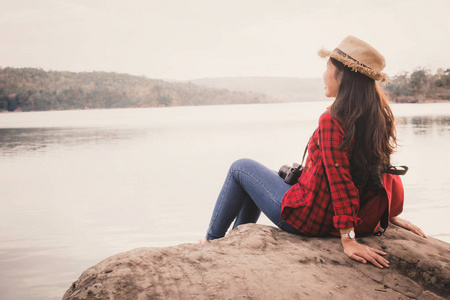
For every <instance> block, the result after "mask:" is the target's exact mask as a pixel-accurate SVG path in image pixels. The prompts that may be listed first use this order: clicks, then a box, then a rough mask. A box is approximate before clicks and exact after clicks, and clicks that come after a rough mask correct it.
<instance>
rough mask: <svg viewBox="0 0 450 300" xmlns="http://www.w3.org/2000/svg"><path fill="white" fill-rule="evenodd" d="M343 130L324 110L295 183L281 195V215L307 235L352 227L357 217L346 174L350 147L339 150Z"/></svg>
mask: <svg viewBox="0 0 450 300" xmlns="http://www.w3.org/2000/svg"><path fill="white" fill-rule="evenodd" d="M343 140H344V130H343V128H342V127H341V125H340V124H339V123H338V121H337V120H336V119H334V118H333V117H332V116H331V115H330V113H329V112H328V111H326V112H325V113H324V114H322V116H321V117H320V119H319V127H318V128H317V129H316V130H315V131H314V134H313V135H312V137H311V139H310V141H309V144H308V159H307V160H306V163H305V168H304V170H303V173H302V175H301V177H300V178H299V180H298V183H296V184H294V185H293V186H292V188H291V189H290V190H289V191H288V192H287V193H286V194H285V195H284V198H283V201H282V208H281V217H282V218H283V219H284V220H285V221H286V223H288V224H290V225H292V226H293V227H295V228H297V229H298V230H299V231H300V232H302V233H303V234H305V235H307V236H323V235H328V234H329V233H330V232H331V231H332V230H333V229H334V228H337V229H340V228H350V227H356V226H357V225H358V224H359V223H360V222H361V219H359V218H358V217H357V214H358V210H359V190H358V189H357V188H356V186H355V184H354V183H353V181H352V176H351V175H350V162H349V159H350V155H351V153H350V150H349V149H348V148H344V149H340V147H339V146H340V145H341V144H342V142H343Z"/></svg>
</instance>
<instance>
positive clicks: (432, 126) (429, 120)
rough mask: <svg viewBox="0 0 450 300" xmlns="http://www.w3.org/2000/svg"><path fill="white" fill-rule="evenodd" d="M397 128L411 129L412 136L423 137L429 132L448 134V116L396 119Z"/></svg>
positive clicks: (449, 129)
mask: <svg viewBox="0 0 450 300" xmlns="http://www.w3.org/2000/svg"><path fill="white" fill-rule="evenodd" d="M396 121H397V123H398V125H399V126H406V127H409V128H412V130H413V133H414V134H418V135H425V134H428V133H430V132H431V131H436V132H437V133H438V134H442V135H444V134H448V132H450V116H414V117H399V118H396Z"/></svg>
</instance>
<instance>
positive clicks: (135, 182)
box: [0, 102, 450, 299]
mask: <svg viewBox="0 0 450 300" xmlns="http://www.w3.org/2000/svg"><path fill="white" fill-rule="evenodd" d="M328 105H329V103H327V102H315V103H295V104H265V105H235V106H209V107H176V108H151V109H117V110H88V111H61V112H32V113H4V114H0V189H1V198H0V205H1V206H0V207H1V209H0V298H1V299H60V298H61V297H62V295H63V294H64V292H65V291H66V290H67V289H68V288H69V286H70V284H71V283H72V282H73V281H75V280H76V279H77V278H78V277H79V276H80V275H81V273H82V271H84V270H85V269H86V268H88V267H90V266H92V265H94V264H96V263H98V262H99V261H101V260H102V259H104V258H106V257H108V256H111V255H113V254H116V253H118V252H122V251H127V250H130V249H133V248H137V247H163V246H168V245H176V244H180V243H195V242H196V241H197V240H198V239H201V238H203V236H204V234H205V230H206V226H207V224H208V222H209V217H210V214H211V212H212V209H213V205H214V202H215V198H216V196H217V194H218V192H219V190H220V187H221V185H222V183H223V180H224V177H225V174H226V172H227V170H228V167H229V165H230V164H231V163H232V162H233V161H234V160H236V159H239V158H242V157H250V158H254V159H256V160H258V161H260V162H262V163H263V164H265V165H267V166H269V167H271V168H273V169H274V170H277V169H278V168H279V166H280V165H282V164H285V163H291V162H294V161H295V162H298V161H300V160H301V155H302V152H303V149H304V146H305V144H306V142H307V140H308V138H309V136H310V135H311V133H312V131H313V130H314V129H315V127H316V125H317V120H318V117H319V116H320V114H321V113H322V112H323V111H324V109H325V108H326V107H327V106H328ZM393 110H394V113H395V114H396V116H397V119H398V121H399V125H398V127H397V130H398V137H399V142H400V144H401V146H402V147H400V148H399V151H398V153H396V154H395V156H394V163H396V164H405V165H408V166H409V167H410V171H409V172H408V174H407V175H406V176H405V177H404V178H403V181H404V184H405V190H406V191H405V192H406V204H405V208H404V212H403V214H402V215H403V216H404V217H405V218H407V219H410V220H411V221H413V222H414V223H416V224H417V225H419V226H420V227H422V228H423V229H424V231H425V232H426V233H428V234H429V235H431V236H433V237H436V238H439V239H441V240H444V241H447V242H450V221H449V218H448V216H449V215H450V202H449V195H450V176H449V175H448V170H450V159H448V149H450V104H413V105H408V104H404V105H393ZM261 223H264V224H270V223H269V221H268V220H267V219H262V220H261Z"/></svg>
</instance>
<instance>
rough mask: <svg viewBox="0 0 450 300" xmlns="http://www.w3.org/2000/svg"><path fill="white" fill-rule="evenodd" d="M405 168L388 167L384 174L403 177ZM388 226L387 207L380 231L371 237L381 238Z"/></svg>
mask: <svg viewBox="0 0 450 300" xmlns="http://www.w3.org/2000/svg"><path fill="white" fill-rule="evenodd" d="M408 169H409V168H408V167H407V166H390V167H389V168H387V169H386V171H385V173H388V174H392V175H405V174H406V173H407V172H408ZM388 225H389V207H387V208H386V210H385V211H384V213H383V215H382V216H381V220H380V227H381V228H382V230H377V231H375V232H374V233H373V235H376V236H381V235H382V234H383V233H384V232H385V231H386V228H387V227H388Z"/></svg>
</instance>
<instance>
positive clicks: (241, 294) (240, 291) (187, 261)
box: [63, 224, 450, 299]
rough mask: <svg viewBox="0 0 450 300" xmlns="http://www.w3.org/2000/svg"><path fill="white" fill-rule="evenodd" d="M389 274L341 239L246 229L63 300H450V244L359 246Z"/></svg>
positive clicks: (415, 241)
mask: <svg viewBox="0 0 450 300" xmlns="http://www.w3.org/2000/svg"><path fill="white" fill-rule="evenodd" d="M358 241H359V242H360V243H364V244H367V245H369V246H371V247H374V248H377V249H383V250H384V251H385V252H387V253H388V255H387V256H386V257H387V259H388V260H389V261H390V268H386V269H378V268H375V267H374V266H372V265H370V264H367V265H365V264H361V263H358V262H356V261H353V260H351V259H349V258H348V257H347V256H346V255H345V254H344V253H343V251H342V246H341V244H340V240H339V239H337V238H331V237H330V238H306V237H301V236H296V235H293V234H289V233H286V232H283V231H281V230H279V229H278V228H274V227H270V226H264V225H256V224H247V225H242V226H239V227H238V228H237V229H235V230H234V231H232V232H231V233H230V234H229V235H228V236H227V237H225V238H223V239H219V240H215V241H212V242H211V243H206V244H199V243H195V244H182V245H178V246H174V247H166V248H138V249H134V250H131V251H128V252H124V253H120V254H117V255H115V256H112V257H110V258H107V259H105V260H104V261H102V262H100V263H98V264H97V265H95V266H93V267H91V268H89V269H88V270H86V271H85V272H84V273H83V274H82V275H81V276H80V278H79V279H78V280H77V281H76V282H74V283H73V284H72V286H71V287H70V288H69V289H68V291H67V292H66V293H65V295H64V298H63V299H449V298H450V284H449V283H450V244H448V243H445V242H442V241H439V240H436V239H433V238H428V239H423V238H420V237H418V236H416V235H414V234H412V233H410V232H409V231H406V230H404V229H401V228H399V227H396V226H394V225H390V227H389V229H388V230H387V232H386V233H385V234H384V235H383V236H382V237H375V236H371V237H365V238H360V239H358Z"/></svg>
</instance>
